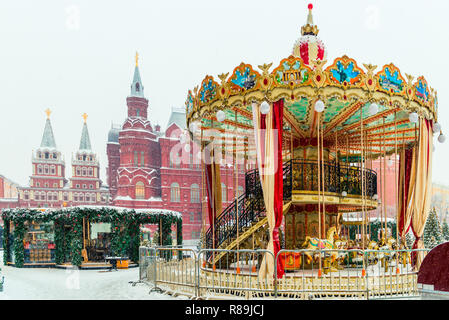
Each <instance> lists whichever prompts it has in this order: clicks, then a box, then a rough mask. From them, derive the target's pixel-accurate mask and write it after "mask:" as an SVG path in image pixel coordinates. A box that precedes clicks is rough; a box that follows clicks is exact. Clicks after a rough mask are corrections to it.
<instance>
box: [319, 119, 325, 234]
mask: <svg viewBox="0 0 449 320" xmlns="http://www.w3.org/2000/svg"><path fill="white" fill-rule="evenodd" d="M321 121H322V120H321ZM323 131H324V130H323V123H322V122H321V133H320V136H321V151H320V155H321V185H322V186H323V235H324V236H326V197H325V192H324V186H325V184H324V177H325V175H326V171H325V167H324V151H323V149H324V138H323V136H324V134H323Z"/></svg>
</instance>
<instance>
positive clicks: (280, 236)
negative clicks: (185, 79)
mask: <svg viewBox="0 0 449 320" xmlns="http://www.w3.org/2000/svg"><path fill="white" fill-rule="evenodd" d="M308 9H309V13H308V16H307V23H306V24H305V25H304V26H303V27H302V28H301V37H300V38H299V39H298V40H297V41H296V42H295V43H294V46H293V50H292V52H291V55H289V56H287V57H286V58H284V59H281V60H280V61H279V62H275V63H267V64H262V65H259V66H253V65H251V64H247V63H243V62H242V63H241V64H240V65H238V66H237V67H235V68H234V69H233V70H232V71H230V72H227V73H223V74H220V75H218V79H217V78H214V77H212V76H209V75H208V76H206V77H205V78H204V80H203V81H202V82H201V84H200V85H199V86H196V87H195V88H194V89H193V90H191V91H189V92H188V96H187V101H186V121H187V128H188V132H189V136H188V137H189V139H191V140H193V141H196V142H198V144H199V145H201V151H202V152H200V153H198V157H199V158H200V157H202V164H203V196H204V197H203V198H204V199H205V200H204V201H203V212H204V214H203V239H202V246H203V248H205V249H210V251H209V252H208V254H207V255H205V258H204V262H203V267H204V268H210V269H211V270H214V271H216V270H217V268H218V265H219V266H220V269H225V270H234V271H235V269H236V270H237V273H239V272H241V270H242V268H243V267H242V266H240V265H239V264H240V263H242V264H243V262H242V261H241V259H239V257H238V254H237V255H236V258H230V257H229V254H228V253H227V252H228V251H229V250H243V249H251V250H255V249H264V250H266V251H268V252H271V253H272V255H264V257H263V259H261V260H260V261H258V263H257V266H256V268H253V271H255V272H257V273H258V274H259V275H260V274H264V275H267V274H268V275H269V276H274V277H275V278H276V277H277V278H282V277H283V276H284V273H285V271H288V270H295V269H297V268H304V265H305V266H306V268H307V265H310V264H311V263H315V265H316V266H317V267H316V269H315V271H316V272H317V275H318V276H321V274H322V272H327V271H332V269H333V268H331V267H329V264H326V257H325V255H324V254H318V255H312V256H310V257H309V259H304V260H303V261H300V260H301V259H299V260H298V261H296V262H295V259H293V261H294V262H293V263H292V259H291V258H292V257H295V254H296V253H295V252H294V250H300V249H308V250H313V249H336V248H338V249H342V248H343V249H359V250H369V249H372V248H382V247H383V248H389V249H391V250H393V249H398V248H405V241H404V240H405V235H406V233H407V232H408V231H409V229H410V228H411V230H413V233H414V235H415V238H416V241H415V244H414V246H413V249H420V248H423V243H422V240H421V237H422V234H423V229H424V224H425V221H426V218H427V215H428V212H429V204H430V193H431V168H432V151H433V137H434V135H438V134H439V137H438V140H439V141H440V142H443V141H444V139H445V137H444V135H443V134H442V132H441V126H440V125H439V124H438V122H437V120H438V118H437V111H438V100H437V93H436V91H435V90H434V89H433V88H431V87H430V86H429V85H428V83H427V81H426V79H425V78H424V77H423V76H419V77H414V76H411V75H409V74H407V73H403V72H402V71H401V70H399V68H398V67H397V66H396V65H394V64H387V65H384V66H382V67H378V66H377V65H373V64H368V63H360V62H357V61H355V60H354V59H351V58H350V57H348V56H346V55H344V56H342V57H339V58H336V59H335V60H333V61H328V60H327V51H326V48H325V45H324V43H323V42H322V41H321V40H320V39H319V38H318V32H319V29H318V27H317V25H315V24H314V22H313V16H312V5H309V7H308ZM389 158H395V159H397V161H395V163H394V170H395V177H396V178H395V179H394V180H393V179H391V181H388V179H386V170H387V169H386V166H387V164H386V163H387V161H388V160H387V159H389ZM374 162H377V163H378V164H380V166H379V165H378V166H377V167H376V168H375V166H374V165H373V163H374ZM225 165H228V166H232V167H233V168H234V172H235V175H234V176H235V183H234V184H235V185H236V186H237V185H238V183H239V182H238V180H239V179H242V175H241V174H240V173H241V172H244V179H245V190H244V192H243V194H241V193H238V192H237V189H236V192H235V199H234V201H233V202H232V203H231V204H230V205H229V206H227V207H224V206H223V205H222V203H221V195H220V193H221V189H220V168H222V167H223V166H225ZM392 184H393V185H394V192H395V194H396V196H397V198H396V212H397V214H396V216H395V217H394V220H396V224H395V226H396V227H395V228H396V230H395V232H393V234H394V236H393V235H392V232H391V231H390V232H389V235H388V234H387V232H386V231H387V221H389V220H388V219H391V217H387V210H386V202H385V201H384V202H382V201H381V199H385V198H386V192H387V191H386V190H387V185H392ZM347 214H352V215H353V216H354V215H357V217H358V219H356V220H357V221H359V222H358V225H359V230H360V236H359V237H357V239H355V240H352V241H348V239H347V238H346V237H345V232H341V231H342V226H343V225H344V224H345V221H344V219H343V216H344V215H347ZM373 218H376V219H377V221H380V226H381V227H380V228H381V230H380V234H381V236H380V237H379V239H378V241H377V242H375V243H373V240H372V237H371V233H370V232H369V224H370V221H371V220H372V219H373ZM409 249H412V248H409ZM288 250H290V252H287V251H288ZM280 252H281V254H280V256H279V253H280ZM412 258H413V259H412V260H413V261H411V263H412V264H413V265H414V266H415V267H416V268H418V267H419V264H420V261H422V259H423V254H422V253H421V252H419V253H417V254H416V255H415V256H414V257H412ZM316 259H317V260H316ZM342 261H343V260H342ZM342 264H343V262H342ZM335 267H336V268H341V266H338V265H335ZM360 267H361V268H364V267H365V266H360ZM398 272H399V271H398Z"/></svg>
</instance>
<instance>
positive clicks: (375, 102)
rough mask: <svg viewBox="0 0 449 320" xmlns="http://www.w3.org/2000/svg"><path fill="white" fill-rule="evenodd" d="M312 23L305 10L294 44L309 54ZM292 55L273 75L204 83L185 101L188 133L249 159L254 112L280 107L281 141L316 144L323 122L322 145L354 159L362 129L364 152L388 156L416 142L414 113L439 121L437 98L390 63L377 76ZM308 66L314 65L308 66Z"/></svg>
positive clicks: (341, 61) (263, 70)
mask: <svg viewBox="0 0 449 320" xmlns="http://www.w3.org/2000/svg"><path fill="white" fill-rule="evenodd" d="M312 21H313V20H312V18H311V8H310V7H309V17H308V24H307V25H305V26H304V27H303V31H302V33H303V37H302V38H300V40H298V41H299V42H301V41H302V42H303V43H306V44H307V45H308V47H309V48H308V49H307V50H309V51H310V45H311V43H315V42H316V41H319V39H313V37H316V35H317V33H318V29H317V27H316V25H313V22H312ZM308 25H309V27H307V26H308ZM304 37H307V38H304ZM303 38H304V39H303ZM301 39H302V40H301ZM314 41H315V42H314ZM295 46H296V44H295ZM323 48H324V47H323ZM304 50H305V49H304ZM323 50H324V49H323ZM296 51H298V53H297V54H296V55H291V56H289V57H287V58H284V59H282V60H281V61H280V62H278V63H277V64H275V65H274V67H273V63H269V64H263V65H259V66H258V67H257V68H255V67H253V66H252V65H250V64H247V63H243V62H242V63H241V64H240V65H238V66H237V67H235V68H234V70H232V72H228V73H223V74H220V75H218V78H219V80H217V79H215V78H214V77H212V76H209V75H208V76H206V77H205V78H204V80H203V81H202V82H201V84H200V85H199V86H196V87H195V88H194V89H193V90H190V91H189V92H188V95H187V100H186V119H187V127H188V128H190V131H191V133H192V134H193V135H194V136H196V137H197V138H199V136H200V130H199V128H201V129H203V130H202V131H203V141H204V140H210V137H211V136H215V137H216V138H215V139H217V135H218V139H219V141H220V142H217V143H218V144H221V145H222V146H223V147H224V148H228V149H229V150H231V148H232V146H233V144H234V143H235V144H236V145H237V147H236V148H235V150H236V152H248V155H249V156H250V154H251V153H252V152H254V148H253V147H251V145H252V144H251V137H252V136H253V121H252V105H253V104H254V103H257V104H260V103H262V102H263V101H267V102H269V103H271V102H274V101H277V100H279V99H284V102H285V104H284V106H285V107H284V134H285V135H286V137H292V138H293V139H294V141H295V143H296V142H299V141H301V140H304V139H314V138H316V136H317V123H318V121H320V123H321V124H320V126H321V128H322V132H323V137H324V140H325V141H329V142H330V143H332V144H334V143H335V144H337V145H338V148H339V149H341V150H342V152H343V153H345V152H348V153H354V152H359V151H360V150H361V128H362V127H363V132H364V133H363V134H364V144H365V150H366V151H368V153H370V154H371V155H375V154H379V153H381V152H382V153H387V154H389V153H390V154H391V153H393V152H394V150H395V146H396V147H398V148H401V147H403V146H405V145H407V144H410V143H414V142H415V140H416V139H417V135H418V133H419V130H418V123H415V122H411V121H410V118H409V115H410V114H411V113H417V115H418V116H420V117H422V118H425V119H428V120H433V121H436V120H437V110H438V99H437V93H436V91H435V90H434V89H432V88H431V87H430V86H429V85H428V83H427V81H426V79H425V78H424V77H423V76H420V77H418V78H414V77H413V76H410V75H408V74H406V73H402V72H401V71H400V70H399V68H398V67H396V66H395V65H394V64H392V63H390V64H387V65H384V66H382V67H381V68H379V67H378V66H376V65H372V64H362V65H363V67H362V66H360V65H359V63H357V61H355V60H354V59H351V58H350V57H348V56H346V55H345V56H342V57H339V58H336V59H335V60H334V61H333V62H332V63H328V62H327V61H326V60H323V58H325V54H324V53H323V54H322V55H313V56H311V53H310V52H309V51H307V52H305V53H304V52H302V53H301V52H300V51H301V50H299V49H298V50H294V52H296ZM312 51H314V52H315V51H316V50H312ZM305 59H307V60H312V61H308V62H307V63H305ZM317 100H322V101H323V102H324V104H325V109H324V111H323V112H316V111H315V109H314V106H315V103H316V101H317ZM219 110H222V111H223V112H224V113H225V117H224V120H223V121H218V119H217V112H218V111H219ZM373 110H375V111H373ZM192 123H195V124H197V126H196V127H197V130H195V129H194V130H192V126H191V124H192ZM194 127H195V126H194ZM211 129H213V130H211ZM192 131H193V132H192ZM206 131H207V132H215V134H210V133H209V134H206ZM233 138H236V142H234V141H233ZM284 140H289V139H284ZM289 144H290V143H286V145H285V146H284V148H285V149H288V148H289Z"/></svg>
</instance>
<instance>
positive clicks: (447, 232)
mask: <svg viewBox="0 0 449 320" xmlns="http://www.w3.org/2000/svg"><path fill="white" fill-rule="evenodd" d="M443 240H444V241H449V225H448V224H447V221H444V223H443Z"/></svg>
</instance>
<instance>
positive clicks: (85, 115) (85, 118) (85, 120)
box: [82, 112, 87, 123]
mask: <svg viewBox="0 0 449 320" xmlns="http://www.w3.org/2000/svg"><path fill="white" fill-rule="evenodd" d="M82 117H83V119H84V123H86V122H87V113H85V112H84V113H83V115H82Z"/></svg>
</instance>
